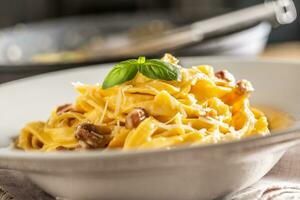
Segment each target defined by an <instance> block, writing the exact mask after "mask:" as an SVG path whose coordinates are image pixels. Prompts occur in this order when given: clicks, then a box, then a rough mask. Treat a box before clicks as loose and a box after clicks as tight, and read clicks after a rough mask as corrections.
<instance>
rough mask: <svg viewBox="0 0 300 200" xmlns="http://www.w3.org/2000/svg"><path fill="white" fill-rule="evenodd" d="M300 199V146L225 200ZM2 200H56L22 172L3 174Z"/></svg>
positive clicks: (1, 183)
mask: <svg viewBox="0 0 300 200" xmlns="http://www.w3.org/2000/svg"><path fill="white" fill-rule="evenodd" d="M290 199H294V200H297V199H300V146H297V147H294V148H293V149H291V150H290V151H288V152H287V153H286V154H285V155H284V156H283V158H282V159H281V160H280V161H279V162H278V163H277V164H276V166H275V167H274V168H273V169H272V170H271V171H270V172H269V173H268V174H267V175H266V176H265V177H264V178H263V179H262V180H260V181H259V182H257V183H255V184H254V185H252V186H250V187H248V188H246V189H244V190H242V191H239V192H237V193H235V194H232V195H230V196H228V197H225V198H223V200H290ZM0 200H54V198H53V197H51V196H49V195H48V194H46V193H45V192H43V191H42V190H40V189H39V188H38V187H36V186H35V185H33V184H32V183H31V182H30V181H29V180H28V179H27V178H26V177H24V176H23V175H22V174H21V173H20V172H14V171H10V170H0Z"/></svg>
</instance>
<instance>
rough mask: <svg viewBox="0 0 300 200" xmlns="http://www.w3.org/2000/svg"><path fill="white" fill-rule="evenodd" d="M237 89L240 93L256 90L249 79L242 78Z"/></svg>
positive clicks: (237, 84)
mask: <svg viewBox="0 0 300 200" xmlns="http://www.w3.org/2000/svg"><path fill="white" fill-rule="evenodd" d="M236 89H237V90H236V91H237V93H238V94H240V95H245V94H249V93H251V92H253V91H254V88H253V86H252V84H251V83H250V82H249V81H247V80H244V79H243V80H240V81H238V82H237V83H236Z"/></svg>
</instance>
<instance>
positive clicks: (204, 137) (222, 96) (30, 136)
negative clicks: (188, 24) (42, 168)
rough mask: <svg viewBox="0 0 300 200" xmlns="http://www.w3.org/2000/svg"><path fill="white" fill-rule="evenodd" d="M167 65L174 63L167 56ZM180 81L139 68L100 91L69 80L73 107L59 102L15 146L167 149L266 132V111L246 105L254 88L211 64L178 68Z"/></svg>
mask: <svg viewBox="0 0 300 200" xmlns="http://www.w3.org/2000/svg"><path fill="white" fill-rule="evenodd" d="M162 59H163V60H164V61H165V62H170V63H172V64H177V62H178V60H177V59H176V58H174V57H173V56H171V55H170V54H166V55H165V56H164V57H163V58H162ZM180 73H181V80H179V81H164V80H158V79H155V80H154V79H151V78H147V77H146V76H144V75H142V74H141V73H139V72H138V73H137V74H136V76H135V77H134V79H132V80H130V81H127V82H125V83H122V84H120V85H117V86H114V87H111V88H107V89H103V88H102V87H101V85H99V84H95V85H85V84H77V83H76V84H74V87H75V89H76V90H77V92H78V93H79V96H78V97H77V99H76V101H75V103H74V104H65V105H62V106H59V107H56V108H55V109H54V110H53V111H52V113H51V116H50V118H49V119H48V121H46V122H40V121H38V122H31V123H28V124H27V125H26V126H25V127H24V128H23V129H22V130H21V133H20V136H19V137H18V139H17V141H16V146H17V147H18V148H20V149H23V150H26V151H31V150H38V151H55V150H77V149H116V148H118V149H124V150H127V149H147V148H172V147H176V146H180V145H200V144H211V143H220V142H225V141H231V140H239V139H242V138H247V137H250V136H259V135H260V136H264V135H268V134H269V130H268V122H267V118H266V117H265V115H264V114H263V113H262V112H261V111H259V110H258V109H256V108H253V107H251V106H250V103H249V96H250V94H251V92H252V91H253V87H252V85H251V83H250V82H249V81H246V80H240V81H237V82H236V81H235V80H234V77H233V76H232V74H230V73H229V72H228V71H226V70H222V71H219V72H216V73H215V72H214V70H213V67H212V66H209V65H199V66H193V67H190V68H182V67H180Z"/></svg>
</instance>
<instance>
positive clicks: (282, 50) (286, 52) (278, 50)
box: [260, 41, 300, 61]
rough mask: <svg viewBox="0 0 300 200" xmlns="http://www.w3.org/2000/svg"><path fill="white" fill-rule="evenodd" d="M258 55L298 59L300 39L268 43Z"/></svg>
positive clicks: (299, 57)
mask: <svg viewBox="0 0 300 200" xmlns="http://www.w3.org/2000/svg"><path fill="white" fill-rule="evenodd" d="M260 56H261V57H263V58H272V59H280V60H293V61H294V60H295V61H297V60H299V61H300V41H294V42H285V43H278V44H270V45H268V47H267V48H266V50H265V51H264V52H263V53H262V54H261V55H260Z"/></svg>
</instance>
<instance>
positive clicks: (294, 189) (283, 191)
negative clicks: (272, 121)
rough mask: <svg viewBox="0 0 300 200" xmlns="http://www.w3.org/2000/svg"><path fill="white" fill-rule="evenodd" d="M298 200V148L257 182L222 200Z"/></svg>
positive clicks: (299, 187) (299, 169) (299, 185)
mask: <svg viewBox="0 0 300 200" xmlns="http://www.w3.org/2000/svg"><path fill="white" fill-rule="evenodd" d="M291 199H294V200H297V199H300V146H296V147H294V148H292V149H291V150H289V151H288V152H287V153H286V154H285V155H284V156H283V157H282V159H281V160H280V161H279V162H278V163H277V164H276V165H275V167H274V168H273V169H272V170H271V171H270V172H269V173H268V174H267V175H266V176H265V177H264V178H263V179H261V180H260V181H259V182H257V183H255V184H254V185H252V186H250V187H248V188H246V189H244V190H242V191H239V192H237V193H235V194H232V195H230V196H228V197H226V198H225V199H224V200H291Z"/></svg>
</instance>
